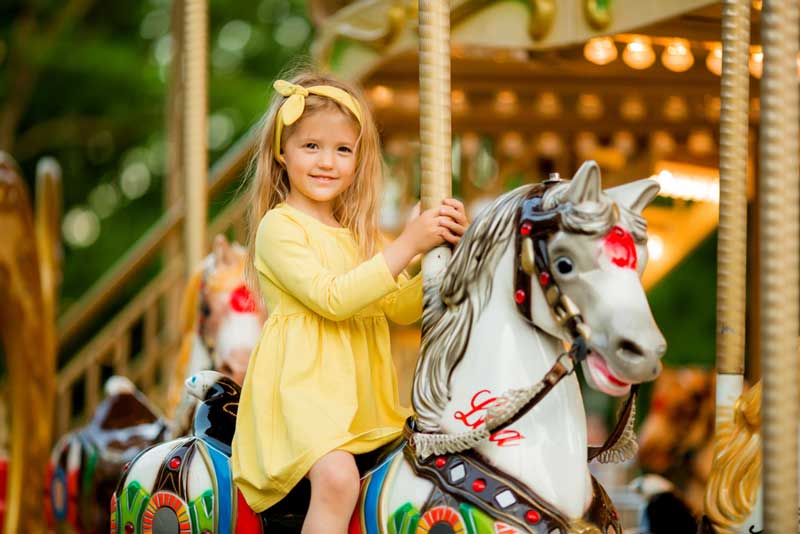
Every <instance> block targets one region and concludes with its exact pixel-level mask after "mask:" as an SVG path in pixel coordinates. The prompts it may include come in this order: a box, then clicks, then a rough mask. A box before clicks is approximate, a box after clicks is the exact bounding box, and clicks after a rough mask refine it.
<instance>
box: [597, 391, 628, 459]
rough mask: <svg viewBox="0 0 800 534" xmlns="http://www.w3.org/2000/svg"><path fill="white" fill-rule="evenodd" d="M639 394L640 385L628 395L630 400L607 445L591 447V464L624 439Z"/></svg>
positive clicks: (626, 402)
mask: <svg viewBox="0 0 800 534" xmlns="http://www.w3.org/2000/svg"><path fill="white" fill-rule="evenodd" d="M638 392H639V384H634V385H632V386H631V392H630V394H629V395H628V398H627V399H626V400H625V404H624V405H623V406H622V410H621V412H620V414H619V418H618V419H617V424H616V425H615V426H614V430H613V431H612V432H611V434H609V436H608V438H607V439H606V441H605V443H603V444H602V445H601V446H599V447H591V446H590V447H589V451H588V458H589V461H590V462H591V461H592V460H594V459H595V458H596V457H598V456H600V455H601V454H603V453H604V452H606V451H607V450H608V449H610V448H611V447H613V446H614V445H616V443H617V441H619V438H621V437H622V434H623V433H624V432H625V426H626V425H627V424H628V418H629V417H630V416H631V410H633V405H634V403H635V402H636V394H637V393H638Z"/></svg>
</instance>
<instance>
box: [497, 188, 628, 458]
mask: <svg viewBox="0 0 800 534" xmlns="http://www.w3.org/2000/svg"><path fill="white" fill-rule="evenodd" d="M559 183H562V182H561V180H560V179H559V178H558V177H557V176H553V175H551V176H550V178H549V179H548V180H546V181H544V182H542V183H540V184H536V185H535V186H534V187H533V190H532V191H531V192H530V194H529V195H528V197H527V198H526V199H525V200H523V201H522V204H521V205H520V208H519V210H518V211H517V221H516V234H515V235H516V239H515V241H516V257H515V275H514V278H515V280H514V287H515V291H514V302H516V304H517V310H518V311H519V312H520V314H522V316H523V317H524V318H525V320H526V321H527V322H528V323H530V324H531V325H533V324H534V323H533V317H532V316H531V298H532V296H531V294H530V292H531V287H532V284H531V282H532V279H533V278H534V277H535V278H536V281H537V283H538V284H539V286H540V287H541V289H542V292H543V293H544V296H545V300H546V301H547V304H548V305H549V307H550V311H551V312H552V314H553V317H554V318H555V319H556V322H557V323H558V325H559V326H562V327H564V328H566V330H567V332H568V333H569V336H570V342H571V345H570V349H569V352H568V353H567V354H566V355H563V356H566V357H567V358H568V359H569V360H571V362H566V363H568V364H567V365H565V362H564V361H563V356H562V357H560V358H558V359H557V360H556V363H555V364H553V366H552V367H551V368H550V371H548V373H547V374H546V375H545V377H544V380H543V381H542V383H543V386H544V387H543V388H542V389H541V391H540V392H539V393H538V394H536V395H535V396H534V397H533V398H531V399H530V401H529V402H528V403H527V404H526V405H525V406H524V407H523V408H522V409H521V410H519V411H518V412H517V414H516V415H515V416H514V417H512V418H511V419H510V420H509V421H507V422H505V423H504V424H503V425H501V426H499V427H497V429H496V430H502V429H503V428H506V427H508V426H510V425H511V424H513V423H515V422H516V421H517V420H519V418H521V417H522V416H523V415H524V414H525V413H527V412H528V411H530V410H531V409H532V408H533V407H534V406H536V405H537V404H538V403H539V402H540V401H541V400H542V399H543V398H544V397H545V396H546V395H547V394H548V393H549V392H550V391H551V390H552V389H553V388H554V387H555V386H556V384H558V383H559V382H560V381H561V380H562V379H563V378H564V377H566V376H569V375H570V374H572V373H573V372H574V371H575V368H576V367H577V366H578V365H579V364H580V363H581V362H582V361H583V360H585V359H586V357H587V356H588V354H589V345H588V342H589V337H590V336H591V329H590V328H589V325H587V324H586V323H585V322H584V321H583V317H582V315H581V312H580V309H579V308H578V306H577V305H576V304H575V303H574V302H573V301H572V299H570V298H569V296H567V295H566V294H565V293H564V292H563V291H562V290H561V288H560V287H559V285H558V282H556V280H555V278H554V277H553V273H552V272H551V271H550V255H549V253H548V251H547V243H548V241H549V240H550V238H551V237H552V236H553V234H555V233H556V232H557V231H558V230H559V228H560V225H561V215H562V214H563V213H564V212H566V211H568V210H570V209H571V208H572V204H571V203H569V202H566V203H563V204H559V205H558V206H556V207H555V208H553V209H550V210H544V209H543V208H542V206H543V203H544V195H545V193H546V192H547V191H548V190H549V189H551V188H552V187H553V186H555V185H556V184H559ZM637 390H638V385H636V384H635V385H633V386H632V387H631V393H630V395H629V396H628V399H627V400H626V402H625V404H624V405H623V408H622V413H621V414H620V418H619V419H618V421H617V424H616V425H615V428H614V430H613V431H612V432H611V435H609V437H608V439H607V440H606V442H605V443H604V444H603V445H602V446H600V447H590V448H589V459H590V460H591V459H592V458H594V457H595V456H598V455H599V454H601V453H602V452H603V451H605V450H607V449H609V448H610V447H611V446H613V444H614V443H615V442H616V441H617V440H618V439H619V437H620V436H621V435H622V433H623V431H624V426H625V424H624V423H625V422H626V421H627V418H628V416H629V414H630V411H631V409H632V408H633V403H634V400H635V397H636V393H637Z"/></svg>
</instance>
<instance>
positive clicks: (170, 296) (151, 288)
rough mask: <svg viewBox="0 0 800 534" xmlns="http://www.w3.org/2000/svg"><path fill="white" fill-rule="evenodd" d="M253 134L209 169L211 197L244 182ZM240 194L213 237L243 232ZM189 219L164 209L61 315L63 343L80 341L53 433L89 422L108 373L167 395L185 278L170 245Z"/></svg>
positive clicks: (211, 231)
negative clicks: (130, 294)
mask: <svg viewBox="0 0 800 534" xmlns="http://www.w3.org/2000/svg"><path fill="white" fill-rule="evenodd" d="M254 143H255V137H254V135H253V134H252V132H251V133H248V134H246V135H245V136H244V137H243V138H242V139H241V140H240V141H239V142H237V143H236V144H235V145H233V146H232V147H231V148H230V149H229V150H228V152H227V153H226V154H225V155H224V156H223V157H222V158H220V159H219V161H218V162H217V163H216V164H215V165H214V166H213V167H212V168H211V170H210V172H209V184H208V199H209V201H211V200H214V199H215V198H216V197H218V196H219V195H220V193H221V192H223V191H226V190H227V189H228V188H229V186H231V185H232V184H233V183H235V182H236V181H237V180H240V179H242V177H243V174H244V172H245V169H246V167H247V164H248V162H249V159H250V156H251V153H252V149H253V146H254ZM246 208H247V204H246V199H245V198H243V195H238V196H236V197H234V198H233V199H232V200H231V201H230V202H228V203H227V204H226V205H225V207H224V208H223V209H222V211H221V212H220V213H219V214H217V216H216V217H214V218H213V220H212V221H210V224H209V228H208V232H207V235H208V236H209V239H213V237H214V236H215V235H217V234H220V233H225V234H232V237H233V238H234V239H236V240H239V241H243V239H244V236H245V227H244V219H245V217H244V215H245V211H246ZM184 217H185V209H184V206H183V205H182V204H176V205H173V206H172V207H171V208H169V209H167V210H166V211H165V212H164V213H163V214H162V215H161V217H160V218H159V219H158V220H157V221H156V222H155V224H153V226H152V227H151V228H150V230H149V231H148V232H147V233H146V234H145V235H143V236H142V237H141V238H140V239H139V240H138V241H137V242H136V243H135V244H134V245H133V246H132V247H131V248H130V249H129V251H128V252H127V253H126V254H125V255H124V256H123V257H122V258H120V260H119V261H118V262H117V263H116V264H114V265H113V266H112V267H111V268H110V269H109V270H108V272H107V273H106V274H105V275H104V276H103V277H101V278H100V279H99V280H98V281H97V282H96V283H95V284H94V285H93V286H92V287H91V288H90V289H89V290H88V291H87V292H86V294H85V295H84V296H83V297H82V298H80V299H79V300H78V301H77V302H75V303H74V304H73V305H72V306H70V307H69V308H68V309H67V310H65V312H64V313H63V314H62V315H61V316H60V317H59V318H58V323H57V333H58V346H59V347H73V346H76V345H77V346H78V348H77V349H74V350H69V351H68V352H67V353H66V354H63V353H62V359H63V360H64V361H66V362H67V363H66V365H64V367H63V368H61V369H59V370H58V378H57V391H56V414H55V422H54V427H55V428H54V432H55V433H54V436H56V437H57V436H61V435H63V434H64V433H65V432H67V431H68V430H70V429H71V428H73V427H75V426H77V425H80V424H82V423H85V422H86V421H87V420H88V418H89V417H90V416H91V414H92V413H93V412H94V409H95V408H96V407H97V405H98V403H99V402H100V400H101V399H102V387H103V384H102V382H103V381H104V379H105V378H106V377H107V376H109V375H111V374H119V375H125V376H127V377H129V378H130V379H131V380H133V381H134V382H135V383H136V385H137V386H138V387H139V388H140V389H141V390H142V391H143V392H144V393H145V394H146V395H148V396H149V397H150V398H151V399H152V400H153V401H154V402H156V403H157V404H159V403H160V402H161V401H162V399H163V397H164V394H165V392H166V389H165V388H166V386H167V384H166V378H167V377H169V376H171V370H172V367H173V365H174V361H175V356H176V355H177V352H178V347H179V345H180V328H179V321H180V317H179V304H180V300H181V294H182V292H183V288H184V285H185V280H186V272H187V269H186V266H185V265H184V260H183V253H182V251H180V250H179V249H180V247H177V249H178V250H176V247H174V246H168V243H169V241H170V240H171V239H172V240H173V242H174V238H175V236H180V234H181V232H180V230H181V228H182V224H183V221H184ZM159 262H160V264H161V265H160V269H159V271H158V274H157V275H156V276H155V277H154V278H153V279H152V280H150V281H149V282H148V283H147V284H146V285H145V287H144V288H143V289H141V290H140V291H139V292H138V293H137V294H136V295H135V297H134V298H133V299H132V300H130V301H129V302H127V303H126V304H124V305H123V306H122V308H121V309H120V310H119V311H118V312H117V313H115V314H113V316H111V317H108V319H107V320H102V323H103V324H104V326H102V327H101V328H100V330H99V331H98V332H97V333H96V334H94V335H93V336H91V338H90V339H89V340H88V341H86V342H84V343H80V344H78V340H79V339H81V336H85V335H86V331H87V330H88V328H89V327H90V325H93V324H97V322H98V321H101V319H100V318H101V317H102V314H104V313H108V309H109V308H111V307H112V306H113V305H114V304H116V305H119V300H120V299H121V298H123V292H124V291H125V290H126V289H129V288H130V285H131V283H132V281H133V280H134V279H135V278H136V277H137V276H138V275H140V274H141V273H142V272H143V271H144V270H145V269H147V268H152V267H153V266H155V265H157V264H158V263H159Z"/></svg>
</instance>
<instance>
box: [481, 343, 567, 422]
mask: <svg viewBox="0 0 800 534" xmlns="http://www.w3.org/2000/svg"><path fill="white" fill-rule="evenodd" d="M572 365H573V369H574V365H575V363H574V362H573V363H572ZM571 372H572V370H571V369H567V368H566V367H565V366H564V364H562V363H561V361H560V359H559V360H556V363H554V364H553V367H551V368H550V371H548V372H547V374H546V375H545V376H544V379H543V380H542V382H543V384H544V387H543V388H542V389H541V390H540V391H539V392H538V393H537V394H536V395H534V396H533V397H531V400H529V401H528V402H526V403H525V405H524V406H523V407H522V408H520V409H519V410H518V411H517V413H516V414H514V416H513V417H511V419H509V420H508V421H506V422H505V423H503V424H501V425H499V426H497V427H495V428H494V429H492V432H498V431H500V430H503V429H504V428H506V427H508V426H509V425H513V424H514V423H516V422H517V421H518V420H519V418H520V417H522V416H523V415H525V414H527V413H528V412H529V411H530V410H532V409H533V407H534V406H536V405H537V404H538V403H539V401H541V400H542V399H543V398H544V397H545V396H546V395H547V394H548V393H550V390H551V389H553V388H554V387H555V386H556V384H558V383H559V382H561V379H562V378H564V377H565V376H567V375H568V374H570V373H571Z"/></svg>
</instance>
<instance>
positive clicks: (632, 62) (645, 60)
mask: <svg viewBox="0 0 800 534" xmlns="http://www.w3.org/2000/svg"><path fill="white" fill-rule="evenodd" d="M622 60H623V61H624V62H625V64H626V65H628V66H629V67H630V68H632V69H637V70H643V69H646V68H648V67H649V66H650V65H652V64H653V62H654V61H655V60H656V53H655V52H653V47H652V46H650V39H648V38H647V37H635V38H634V39H633V40H632V41H631V42H630V43H628V45H627V46H626V47H625V50H624V51H623V52H622Z"/></svg>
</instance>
